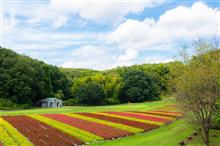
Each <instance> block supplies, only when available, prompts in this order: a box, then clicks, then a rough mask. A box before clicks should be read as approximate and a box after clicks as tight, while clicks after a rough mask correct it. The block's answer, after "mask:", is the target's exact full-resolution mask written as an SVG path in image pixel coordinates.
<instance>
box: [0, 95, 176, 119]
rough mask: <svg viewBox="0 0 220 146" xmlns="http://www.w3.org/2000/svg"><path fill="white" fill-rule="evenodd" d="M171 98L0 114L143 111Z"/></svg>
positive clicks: (164, 102) (165, 102)
mask: <svg viewBox="0 0 220 146" xmlns="http://www.w3.org/2000/svg"><path fill="white" fill-rule="evenodd" d="M173 103H174V99H173V98H164V99H163V100H161V101H152V102H144V103H133V104H120V105H112V106H86V107H85V106H69V107H63V108H36V109H28V110H15V111H0V115H21V114H43V113H72V112H96V111H128V110H129V111H132V110H136V111H144V110H152V109H157V108H158V107H163V106H165V105H168V104H173Z"/></svg>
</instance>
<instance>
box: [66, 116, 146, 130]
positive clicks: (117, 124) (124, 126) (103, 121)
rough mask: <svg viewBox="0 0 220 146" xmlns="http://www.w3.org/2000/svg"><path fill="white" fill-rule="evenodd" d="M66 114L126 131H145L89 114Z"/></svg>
mask: <svg viewBox="0 0 220 146" xmlns="http://www.w3.org/2000/svg"><path fill="white" fill-rule="evenodd" d="M65 115H68V116H70V117H75V118H79V119H83V120H86V121H91V122H94V121H95V122H96V123H100V124H104V125H108V126H111V127H114V128H117V129H121V130H125V131H129V132H131V133H139V132H143V129H140V128H135V127H132V126H127V125H123V124H119V123H114V122H110V121H105V120H100V119H97V118H92V117H88V116H82V115H79V114H65Z"/></svg>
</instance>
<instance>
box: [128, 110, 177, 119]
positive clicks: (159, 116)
mask: <svg viewBox="0 0 220 146" xmlns="http://www.w3.org/2000/svg"><path fill="white" fill-rule="evenodd" d="M129 113H135V114H138V115H145V116H153V117H155V118H163V119H167V120H175V118H172V117H169V116H162V115H154V114H147V113H141V112H138V111H137V112H136V111H131V112H129Z"/></svg>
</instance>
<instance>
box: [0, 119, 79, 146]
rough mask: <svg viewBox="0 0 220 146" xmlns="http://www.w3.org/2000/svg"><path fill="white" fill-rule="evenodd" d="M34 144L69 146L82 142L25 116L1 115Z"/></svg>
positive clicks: (41, 145) (40, 145) (37, 145)
mask: <svg viewBox="0 0 220 146" xmlns="http://www.w3.org/2000/svg"><path fill="white" fill-rule="evenodd" d="M3 118H4V119H5V120H6V121H8V122H9V123H10V124H11V125H13V126H14V127H15V128H17V129H18V131H19V132H20V133H22V134H23V135H24V136H25V137H27V138H28V139H29V140H30V141H31V142H32V143H33V144H34V145H36V146H61V145H62V146H70V145H75V144H83V142H82V141H81V140H79V139H77V138H76V137H73V136H70V135H68V134H66V133H63V132H61V131H59V130H57V129H55V128H53V127H51V126H49V125H47V124H44V123H42V122H40V121H38V120H35V119H32V118H30V117H26V116H5V117H3Z"/></svg>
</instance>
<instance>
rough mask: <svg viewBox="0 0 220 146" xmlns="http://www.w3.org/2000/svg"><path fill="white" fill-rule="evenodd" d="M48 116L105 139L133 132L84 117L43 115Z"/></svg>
mask: <svg viewBox="0 0 220 146" xmlns="http://www.w3.org/2000/svg"><path fill="white" fill-rule="evenodd" d="M43 116H45V117H47V118H50V119H53V120H56V121H59V122H62V123H65V124H68V125H71V126H74V127H78V128H80V129H83V130H86V131H88V132H91V133H93V134H95V135H98V136H100V137H103V138H104V139H112V138H117V137H124V136H127V135H130V134H132V133H131V132H128V131H125V130H121V129H116V128H114V127H111V126H108V125H104V124H100V123H96V122H95V121H93V122H91V121H86V120H83V119H79V118H75V117H70V116H67V115H61V114H45V115H43Z"/></svg>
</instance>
